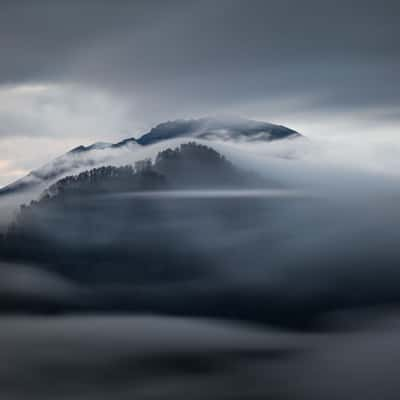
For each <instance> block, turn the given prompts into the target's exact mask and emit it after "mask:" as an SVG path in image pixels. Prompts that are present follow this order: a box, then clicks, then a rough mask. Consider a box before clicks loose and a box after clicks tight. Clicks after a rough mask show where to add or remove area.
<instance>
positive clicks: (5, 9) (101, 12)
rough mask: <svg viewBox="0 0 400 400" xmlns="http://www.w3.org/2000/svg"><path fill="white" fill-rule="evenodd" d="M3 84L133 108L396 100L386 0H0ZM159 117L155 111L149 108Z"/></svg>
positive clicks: (393, 24) (394, 50)
mask: <svg viewBox="0 0 400 400" xmlns="http://www.w3.org/2000/svg"><path fill="white" fill-rule="evenodd" d="M1 8H2V10H1V13H0V43H1V49H2V63H1V66H0V80H1V81H2V82H3V83H16V82H17V83H19V82H21V81H29V82H30V81H49V80H50V81H61V80H65V81H68V82H71V81H72V82H79V83H82V84H85V85H94V86H96V87H102V88H105V89H108V90H110V91H112V92H113V93H117V94H119V95H121V94H123V95H124V96H126V97H127V98H128V100H129V99H131V98H135V99H139V102H140V107H139V109H140V110H141V111H145V110H146V109H148V108H150V107H151V109H152V111H153V112H154V113H155V114H157V113H158V115H162V116H163V117H164V114H163V112H164V113H165V115H168V113H174V112H175V113H176V112H177V109H179V111H180V112H183V113H192V114H193V113H194V112H195V113H199V112H200V113H201V112H209V111H210V110H213V109H214V110H215V109H217V110H218V107H220V106H221V105H227V104H235V103H237V102H246V101H250V100H251V101H257V100H271V99H273V98H274V97H276V96H281V95H286V96H291V95H298V96H301V95H315V96H317V98H318V100H317V102H316V103H315V104H313V105H314V106H315V107H328V108H343V107H347V106H351V107H359V106H375V105H391V106H394V107H396V106H398V104H399V102H400V93H399V91H398V90H396V87H395V85H394V84H393V83H394V82H397V81H398V78H399V72H398V71H399V70H400V69H399V61H400V52H399V44H398V41H397V40H396V38H397V37H398V36H399V35H400V27H399V25H398V18H399V16H400V5H399V3H398V2H396V1H392V0H390V1H389V0H388V1H380V2H378V1H346V2H344V1H339V2H321V1H314V0H308V1H303V2H295V1H288V0H286V1H279V2H278V1H257V0H255V1H252V2H245V1H237V0H222V1H219V2H212V1H202V2H194V1H168V2H167V1H152V2H148V1H147V2H144V1H136V2H127V1H126V2H125V1H117V2H112V3H111V2H106V1H84V2H74V1H73V2H65V1H51V2H50V1H37V2H34V3H32V2H24V1H17V2H15V1H14V2H6V3H4V2H3V3H2V6H1ZM156 118H158V117H156Z"/></svg>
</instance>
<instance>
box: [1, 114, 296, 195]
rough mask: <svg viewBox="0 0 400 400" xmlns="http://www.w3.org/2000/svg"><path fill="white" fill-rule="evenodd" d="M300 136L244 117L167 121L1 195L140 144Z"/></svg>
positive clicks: (38, 185)
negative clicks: (187, 139) (182, 140)
mask: <svg viewBox="0 0 400 400" xmlns="http://www.w3.org/2000/svg"><path fill="white" fill-rule="evenodd" d="M301 136H302V135H301V134H300V133H298V132H296V131H294V130H292V129H289V128H286V127H284V126H281V125H274V124H270V123H267V122H260V121H253V120H247V119H221V118H200V119H189V120H176V121H168V122H164V123H162V124H159V125H157V126H155V127H154V128H152V129H151V130H150V131H149V132H148V133H146V134H144V135H143V136H141V137H140V138H139V139H137V140H136V139H134V138H128V139H125V140H122V141H120V142H118V143H106V142H97V143H94V144H92V145H90V146H78V147H76V148H74V149H72V150H71V151H69V152H68V153H66V154H64V155H62V156H60V157H58V158H56V159H55V160H53V161H51V162H50V163H48V164H46V165H44V166H43V167H41V168H39V169H37V170H34V171H32V172H30V173H29V174H28V175H27V176H25V177H23V178H21V179H19V180H17V181H15V182H13V183H11V184H10V185H7V186H5V187H3V188H1V189H0V195H5V194H15V193H17V192H18V193H20V192H24V191H28V190H30V189H33V190H34V195H37V194H39V193H40V191H42V190H44V189H45V187H48V186H49V185H51V184H52V183H54V182H55V181H56V180H58V179H60V178H62V177H64V176H67V175H71V174H76V173H79V172H82V171H84V170H87V169H89V168H95V167H100V166H104V165H123V164H124V163H128V161H129V159H130V158H131V156H132V154H133V153H134V152H135V151H136V150H137V149H139V148H141V147H142V146H149V145H152V144H155V143H158V142H162V141H167V140H170V139H176V138H186V137H187V138H191V139H201V140H207V141H213V140H222V141H232V142H265V141H267V142H270V141H274V140H279V139H292V138H297V137H301Z"/></svg>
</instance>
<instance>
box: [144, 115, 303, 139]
mask: <svg viewBox="0 0 400 400" xmlns="http://www.w3.org/2000/svg"><path fill="white" fill-rule="evenodd" d="M298 136H301V135H300V133H298V132H296V131H294V130H293V129H289V128H286V127H285V126H281V125H274V124H271V123H268V122H261V121H253V120H248V119H242V118H236V119H222V118H200V119H188V120H185V119H182V120H175V121H168V122H163V123H161V124H159V125H157V126H155V127H154V128H152V129H151V130H150V132H149V133H146V134H145V135H143V136H142V137H141V138H140V139H138V143H139V144H141V145H148V144H152V143H156V142H159V141H161V140H167V139H174V138H178V137H190V138H198V139H205V140H223V141H236V142H255V141H272V140H278V139H286V138H294V137H298Z"/></svg>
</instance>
